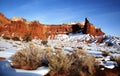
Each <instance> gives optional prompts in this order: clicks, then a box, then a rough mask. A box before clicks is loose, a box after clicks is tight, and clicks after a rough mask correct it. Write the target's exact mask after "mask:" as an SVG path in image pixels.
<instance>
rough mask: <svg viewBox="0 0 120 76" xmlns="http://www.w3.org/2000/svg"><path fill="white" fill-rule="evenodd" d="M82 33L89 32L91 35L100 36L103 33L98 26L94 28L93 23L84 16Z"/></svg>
mask: <svg viewBox="0 0 120 76" xmlns="http://www.w3.org/2000/svg"><path fill="white" fill-rule="evenodd" d="M83 32H84V34H90V35H93V36H101V35H104V33H103V32H102V31H101V29H100V28H96V27H95V26H94V25H93V24H91V23H90V22H89V21H88V19H87V18H85V25H84V31H83Z"/></svg>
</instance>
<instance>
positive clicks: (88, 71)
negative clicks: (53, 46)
mask: <svg viewBox="0 0 120 76" xmlns="http://www.w3.org/2000/svg"><path fill="white" fill-rule="evenodd" d="M46 59H47V60H48V62H49V64H48V66H49V67H50V70H51V71H50V73H49V75H47V76H88V75H92V74H93V73H94V72H95V66H96V61H95V58H94V57H93V56H91V55H88V54H87V52H86V51H85V50H83V49H78V50H76V51H74V52H73V53H72V54H65V53H64V52H63V51H61V50H56V51H55V52H54V53H48V54H47V55H46Z"/></svg>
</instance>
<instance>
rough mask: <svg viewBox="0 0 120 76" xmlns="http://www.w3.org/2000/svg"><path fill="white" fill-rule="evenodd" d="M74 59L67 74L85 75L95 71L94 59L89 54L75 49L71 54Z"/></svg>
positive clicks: (71, 75) (72, 75) (74, 75)
mask: <svg viewBox="0 0 120 76" xmlns="http://www.w3.org/2000/svg"><path fill="white" fill-rule="evenodd" d="M71 56H73V57H74V61H73V63H72V66H71V68H70V72H69V73H70V74H69V76H86V74H91V75H92V74H93V73H94V72H95V66H96V65H97V64H96V61H95V58H94V57H93V56H91V55H88V54H87V53H85V52H84V50H77V51H75V52H73V54H72V55H71Z"/></svg>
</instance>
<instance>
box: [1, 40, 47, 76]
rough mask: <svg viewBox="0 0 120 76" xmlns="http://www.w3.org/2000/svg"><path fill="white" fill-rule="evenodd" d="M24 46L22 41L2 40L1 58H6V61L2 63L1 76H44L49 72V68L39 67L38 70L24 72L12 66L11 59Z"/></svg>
mask: <svg viewBox="0 0 120 76" xmlns="http://www.w3.org/2000/svg"><path fill="white" fill-rule="evenodd" d="M24 45H25V43H24V42H21V41H13V40H4V39H2V38H0V50H1V51H0V57H4V58H6V60H1V61H0V76H44V75H45V74H47V73H48V72H49V68H48V67H39V68H37V69H36V70H22V69H15V68H12V67H11V66H10V57H11V56H12V55H13V54H14V53H15V52H16V50H18V49H21V48H23V47H24Z"/></svg>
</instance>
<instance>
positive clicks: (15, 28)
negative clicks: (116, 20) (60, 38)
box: [0, 13, 104, 39]
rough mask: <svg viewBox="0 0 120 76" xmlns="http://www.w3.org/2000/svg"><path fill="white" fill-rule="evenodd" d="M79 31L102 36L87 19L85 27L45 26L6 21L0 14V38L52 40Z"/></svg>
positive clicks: (13, 20)
mask: <svg viewBox="0 0 120 76" xmlns="http://www.w3.org/2000/svg"><path fill="white" fill-rule="evenodd" d="M81 29H82V30H83V33H84V34H90V35H93V36H100V35H103V34H104V33H103V32H102V31H101V29H99V28H95V26H94V25H93V24H91V23H90V22H89V21H88V20H87V18H86V20H85V25H84V24H82V23H76V24H59V25H45V24H41V23H39V22H38V21H33V22H27V21H26V20H25V19H22V18H12V19H7V18H6V17H5V16H4V15H3V14H1V13H0V36H1V35H2V34H4V36H7V37H10V38H12V37H20V38H24V37H25V36H26V35H29V36H30V37H31V38H38V39H47V38H48V37H49V36H50V37H51V38H54V36H55V35H57V34H67V33H76V32H78V31H79V30H81Z"/></svg>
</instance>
